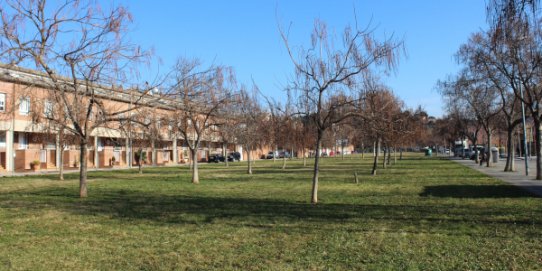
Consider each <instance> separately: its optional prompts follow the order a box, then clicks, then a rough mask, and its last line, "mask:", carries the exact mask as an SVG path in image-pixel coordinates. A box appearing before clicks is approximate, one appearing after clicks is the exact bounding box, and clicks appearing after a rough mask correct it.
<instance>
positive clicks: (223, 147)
mask: <svg viewBox="0 0 542 271" xmlns="http://www.w3.org/2000/svg"><path fill="white" fill-rule="evenodd" d="M227 146H228V144H227V143H223V144H222V150H223V151H222V152H223V154H222V155H223V156H224V164H225V165H226V167H230V163H229V162H228V150H227Z"/></svg>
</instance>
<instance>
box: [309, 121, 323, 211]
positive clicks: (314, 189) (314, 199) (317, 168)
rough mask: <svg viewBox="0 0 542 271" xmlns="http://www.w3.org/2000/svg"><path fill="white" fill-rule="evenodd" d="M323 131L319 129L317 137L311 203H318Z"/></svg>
mask: <svg viewBox="0 0 542 271" xmlns="http://www.w3.org/2000/svg"><path fill="white" fill-rule="evenodd" d="M322 134H323V131H322V130H319V131H318V135H317V137H316V154H315V156H314V171H313V173H314V174H313V176H312V191H311V203H312V204H317V203H318V173H319V171H320V145H321V144H322Z"/></svg>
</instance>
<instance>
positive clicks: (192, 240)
mask: <svg viewBox="0 0 542 271" xmlns="http://www.w3.org/2000/svg"><path fill="white" fill-rule="evenodd" d="M370 164H371V161H370V159H369V158H366V159H365V160H361V158H359V157H355V158H354V159H349V158H347V159H345V160H341V159H336V158H326V159H323V162H322V173H321V177H320V191H319V197H320V202H319V204H318V205H317V206H312V205H310V204H309V200H310V187H311V168H310V167H306V168H304V167H302V163H301V161H289V162H288V168H287V169H286V170H281V166H282V162H280V161H277V162H276V163H273V162H272V161H265V162H263V161H258V162H256V168H255V169H254V175H252V176H248V175H246V174H245V170H246V164H245V163H235V164H233V165H232V166H230V167H229V168H226V167H224V165H223V164H216V165H204V166H202V167H201V169H200V178H201V184H200V185H192V184H191V183H190V175H189V172H188V168H186V167H182V168H156V169H146V170H145V174H143V175H139V174H137V173H136V170H134V171H117V172H93V173H90V176H89V178H90V180H91V181H90V183H89V197H88V198H86V199H79V198H78V197H77V195H78V181H77V176H76V175H68V179H67V180H66V181H56V180H55V179H54V178H55V177H54V176H40V177H25V178H3V179H0V270H10V269H13V270H172V269H192V270H202V269H219V270H231V269H238V270H262V269H263V270H328V269H329V270H360V269H361V270H375V269H377V270H404V269H409V270H514V269H515V270H540V269H541V268H542V199H540V198H536V197H533V196H531V195H530V194H528V193H526V192H523V191H521V190H518V189H516V188H515V187H511V186H509V185H505V184H503V183H501V182H499V181H497V180H494V179H492V178H489V177H486V176H484V175H482V174H480V173H477V172H475V171H473V170H470V169H468V168H465V167H462V166H460V165H458V164H456V163H454V162H451V161H447V160H439V159H436V158H434V159H425V158H423V157H420V156H412V155H411V156H409V157H408V159H405V160H403V161H399V162H398V164H396V165H393V166H392V167H390V168H388V169H386V170H380V171H379V172H378V174H379V175H378V176H370V175H369V173H370ZM354 171H358V173H359V175H360V183H359V184H355V183H353V181H354V177H353V173H354Z"/></svg>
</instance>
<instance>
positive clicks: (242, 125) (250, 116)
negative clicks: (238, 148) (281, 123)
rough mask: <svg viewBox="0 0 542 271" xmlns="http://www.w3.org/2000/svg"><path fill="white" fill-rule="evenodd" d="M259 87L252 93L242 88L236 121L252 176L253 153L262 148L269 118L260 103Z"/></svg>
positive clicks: (239, 137)
mask: <svg viewBox="0 0 542 271" xmlns="http://www.w3.org/2000/svg"><path fill="white" fill-rule="evenodd" d="M258 93H259V91H258V87H257V86H256V85H254V86H253V90H252V92H248V91H247V90H246V89H245V88H244V87H241V89H240V91H239V93H238V95H237V98H236V115H237V117H236V119H237V121H238V125H237V129H236V134H237V136H236V138H237V143H239V144H241V145H242V146H243V148H244V150H245V152H246V154H247V173H248V174H252V159H253V157H252V152H253V151H254V150H255V149H257V148H259V147H261V146H262V143H263V142H262V141H264V140H263V139H265V137H264V136H263V135H264V131H265V130H266V129H265V127H262V124H263V125H265V123H267V122H266V121H265V120H266V119H268V118H269V116H268V115H267V114H265V112H264V111H263V110H262V107H261V105H260V103H259V102H258Z"/></svg>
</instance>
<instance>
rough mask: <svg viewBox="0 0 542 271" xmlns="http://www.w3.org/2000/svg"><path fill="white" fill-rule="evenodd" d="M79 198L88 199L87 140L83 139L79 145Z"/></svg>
mask: <svg viewBox="0 0 542 271" xmlns="http://www.w3.org/2000/svg"><path fill="white" fill-rule="evenodd" d="M79 146H80V148H81V149H80V151H79V161H80V164H79V165H80V167H79V197H81V198H86V197H87V152H88V149H87V140H86V139H82V140H81V142H80V143H79Z"/></svg>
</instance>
